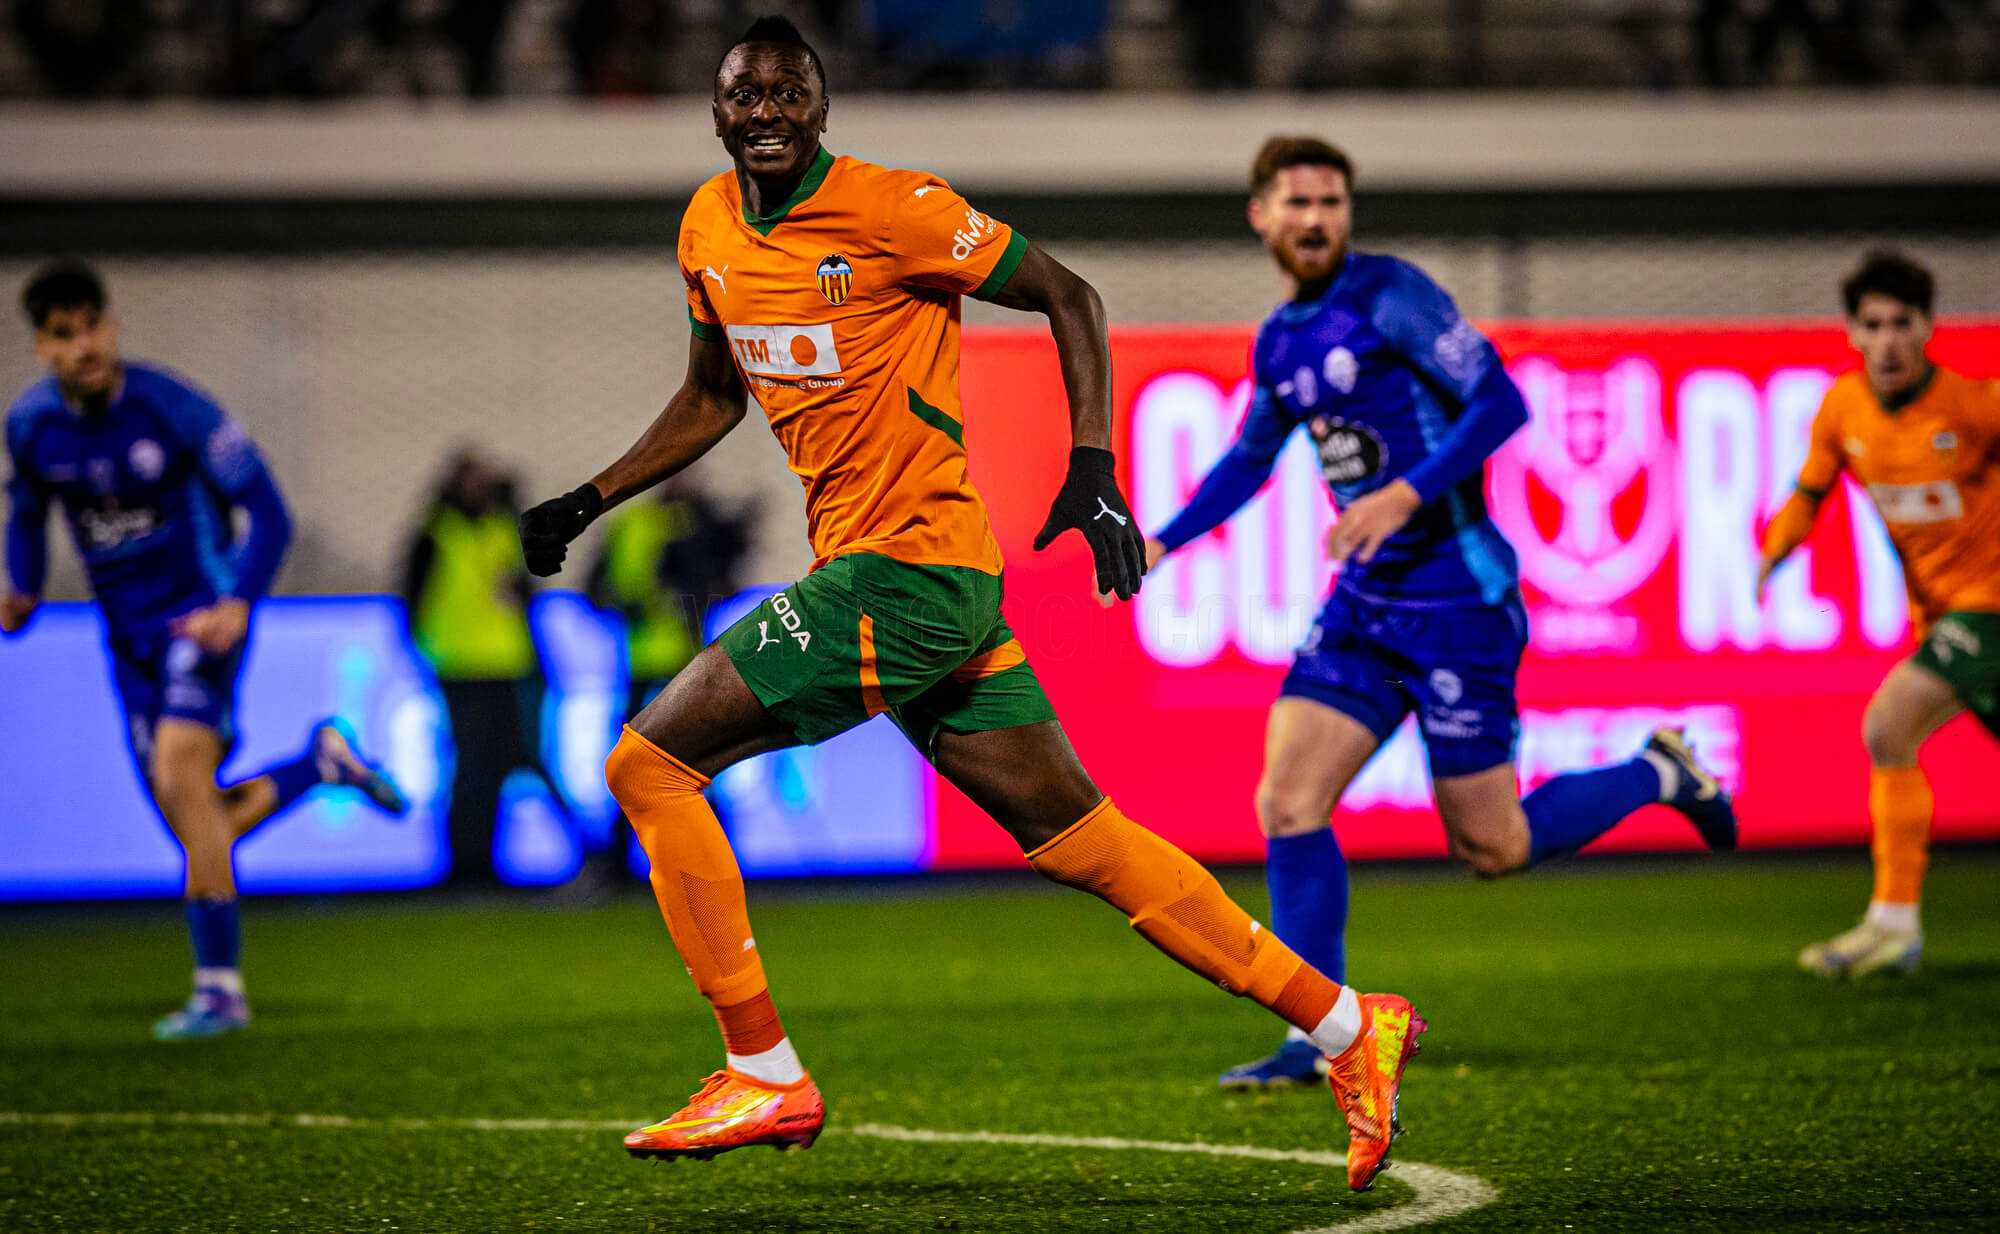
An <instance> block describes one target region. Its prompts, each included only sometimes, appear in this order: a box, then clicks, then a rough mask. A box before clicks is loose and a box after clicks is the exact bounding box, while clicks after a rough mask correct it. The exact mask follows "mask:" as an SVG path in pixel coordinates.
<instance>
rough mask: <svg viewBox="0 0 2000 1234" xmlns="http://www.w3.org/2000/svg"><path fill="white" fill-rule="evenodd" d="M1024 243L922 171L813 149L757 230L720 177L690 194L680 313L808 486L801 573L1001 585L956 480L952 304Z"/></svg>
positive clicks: (977, 511) (980, 285)
mask: <svg viewBox="0 0 2000 1234" xmlns="http://www.w3.org/2000/svg"><path fill="white" fill-rule="evenodd" d="M1026 248H1027V241H1025V240H1023V239H1022V238H1021V237H1019V236H1017V235H1015V234H1014V232H1013V230H1012V229H1011V228H1009V227H1007V226H1006V225H1005V224H1002V223H998V222H995V221H994V220H993V219H990V218H988V217H986V216H985V215H983V214H981V213H979V212H978V211H977V210H974V209H973V208H972V207H971V206H969V205H967V204H966V202H965V199H964V198H963V197H960V196H959V195H958V194H957V193H955V192H953V191H952V189H951V187H950V186H949V185H947V184H946V183H945V182H944V181H943V180H940V179H939V178H937V177H936V176H931V175H926V174H924V173H923V172H917V171H896V170H891V169H889V168H886V167H877V166H875V165H874V164H872V163H864V162H861V161H860V160H858V159H853V158H848V157H846V156H842V157H839V158H835V157H834V156H832V155H830V154H828V153H826V152H825V151H821V152H820V154H819V157H818V158H817V159H815V160H814V162H813V165H812V168H811V170H810V171H809V172H808V173H807V175H806V178H805V179H804V180H803V181H802V182H801V183H800V185H799V188H798V191H797V192H795V193H794V194H793V195H792V197H791V199H790V200H789V201H787V202H785V203H784V204H783V205H781V206H780V207H778V208H777V209H776V210H775V211H773V212H772V213H771V214H770V215H768V216H765V217H763V218H759V219H752V218H749V217H747V216H746V214H745V212H744V204H743V196H742V192H741V190H740V188H739V186H738V184H737V180H736V173H735V172H733V171H731V172H724V173H723V174H722V175H719V176H717V177H715V178H714V179H713V180H710V181H709V182H708V183H707V184H704V185H703V186H702V187H701V189H700V190H699V191H697V192H696V193H695V195H694V200H693V201H691V202H690V203H689V204H688V209H687V214H686V215H685V216H684V217H683V219H682V221H681V237H680V263H681V275H682V277H683V278H685V279H686V280H687V295H688V315H689V317H690V318H691V319H692V321H693V325H694V331H695V333H696V334H697V335H700V336H701V337H703V338H707V339H715V340H718V341H720V340H726V341H727V342H728V344H729V348H730V351H731V352H732V353H733V355H734V356H735V359H736V367H737V370H738V371H739V372H741V373H742V375H743V381H744V384H745V385H747V386H748V387H749V389H750V392H751V394H753V395H755V396H756V399H757V403H758V405H759V406H761V407H762V408H763V409H764V414H765V415H766V416H767V417H769V419H770V421H771V431H772V432H773V433H775V434H776V435H777V438H778V441H779V443H780V444H782V445H783V446H784V447H785V457H786V458H787V459H788V460H789V461H790V464H791V469H792V471H793V473H794V474H796V475H797V476H798V477H799V479H800V481H801V482H803V483H804V485H805V489H806V520H807V525H808V534H809V536H810V538H811V541H812V548H813V555H814V557H815V558H817V560H816V561H815V562H814V566H815V568H817V567H818V566H820V565H823V564H825V562H826V561H828V560H829V559H831V558H833V557H837V556H839V555H840V554H842V553H855V552H871V553H881V554H883V555H885V556H888V557H893V558H896V559H897V560H899V561H906V562H911V563H914V564H918V565H949V566H969V567H972V568H974V569H977V570H982V571H984V572H986V573H988V574H998V573H1000V546H999V544H998V543H996V542H995V540H994V539H993V531H992V528H991V527H990V526H989V525H988V523H987V518H986V503H985V502H983V501H982V500H980V497H979V494H978V493H977V492H976V491H975V490H974V489H973V487H972V482H971V480H970V479H969V478H968V476H967V474H966V460H965V445H964V427H963V426H964V423H965V413H964V411H963V408H962V407H961V405H960V402H959V396H958V347H959V343H958V335H959V325H958V318H959V297H960V296H961V295H967V294H970V295H977V296H991V295H993V294H995V293H997V292H998V291H999V289H1000V287H1001V285H1002V284H1004V283H1005V282H1006V281H1007V278H1008V276H1009V275H1011V274H1013V272H1014V269H1015V267H1017V266H1018V265H1019V264H1020V262H1021V256H1022V254H1023V253H1024V252H1025V251H1026Z"/></svg>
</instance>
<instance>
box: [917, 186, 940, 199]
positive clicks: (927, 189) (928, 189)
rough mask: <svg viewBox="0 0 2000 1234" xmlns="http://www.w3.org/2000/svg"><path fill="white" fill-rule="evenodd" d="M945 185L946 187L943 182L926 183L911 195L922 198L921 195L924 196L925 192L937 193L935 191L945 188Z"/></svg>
mask: <svg viewBox="0 0 2000 1234" xmlns="http://www.w3.org/2000/svg"><path fill="white" fill-rule="evenodd" d="M943 187H944V185H942V184H926V185H925V186H924V187H922V188H920V189H918V190H917V191H916V192H914V193H912V194H910V196H912V197H917V198H921V197H922V196H923V195H924V194H925V193H935V192H937V191H938V190H939V189H941V188H943Z"/></svg>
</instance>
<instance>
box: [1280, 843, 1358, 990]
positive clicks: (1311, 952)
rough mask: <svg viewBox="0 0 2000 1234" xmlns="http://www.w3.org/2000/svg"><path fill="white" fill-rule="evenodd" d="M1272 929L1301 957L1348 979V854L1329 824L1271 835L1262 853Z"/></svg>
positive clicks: (1335, 977) (1327, 972) (1342, 979)
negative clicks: (1317, 827) (1342, 853)
mask: <svg viewBox="0 0 2000 1234" xmlns="http://www.w3.org/2000/svg"><path fill="white" fill-rule="evenodd" d="M1264 883H1265V885H1266V886H1267V887H1269V888H1270V890H1271V931H1272V932H1273V933H1274V934H1276V935H1277V936H1278V937H1279V938H1282V939H1284V940H1285V943H1286V945H1288V946H1289V947H1291V949H1292V950H1293V951H1296V952H1298V953H1299V958H1300V959H1302V960H1304V961H1305V962H1306V963H1308V964H1310V965H1312V966H1313V967H1314V968H1316V969H1318V970H1319V971H1320V972H1322V973H1324V974H1325V975H1326V976H1327V977H1329V978H1331V979H1332V980H1334V981H1338V982H1341V983H1343V984H1344V983H1345V982H1346V981H1347V858H1346V857H1344V856H1342V855H1341V852H1340V841H1339V840H1337V839H1335V838H1334V834H1333V828H1331V827H1322V828H1320V829H1319V830H1318V831H1308V832H1305V833H1304V834H1302V835H1295V836H1273V837H1271V840H1270V847H1269V852H1268V853H1267V855H1266V856H1265V858H1264Z"/></svg>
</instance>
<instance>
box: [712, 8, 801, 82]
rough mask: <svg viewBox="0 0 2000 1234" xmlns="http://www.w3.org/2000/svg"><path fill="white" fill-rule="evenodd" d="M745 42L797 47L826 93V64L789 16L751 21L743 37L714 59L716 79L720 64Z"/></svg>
mask: <svg viewBox="0 0 2000 1234" xmlns="http://www.w3.org/2000/svg"><path fill="white" fill-rule="evenodd" d="M745 43H776V44H778V45H779V46H781V47H796V48H798V49H799V50H800V51H802V52H804V53H805V55H806V62H807V63H809V64H811V65H812V71H813V75H814V76H815V77H818V78H819V92H820V93H821V94H825V93H826V66H825V65H824V64H821V63H820V60H819V53H818V52H817V51H814V50H813V45H812V44H811V43H808V42H806V36H805V35H803V34H800V33H799V28H798V27H797V26H795V25H793V24H792V19H791V18H789V17H776V16H764V17H759V18H758V19H757V20H756V21H753V22H751V23H750V28H749V29H748V30H745V31H744V32H743V37H742V38H740V39H737V40H736V41H735V42H734V43H731V44H730V45H729V50H728V51H725V52H723V53H722V59H721V60H718V61H716V64H715V75H716V77H717V79H718V80H719V79H720V78H721V76H722V66H723V65H725V64H727V63H729V57H730V56H731V55H732V54H733V53H734V52H735V51H736V49H737V48H739V47H741V46H743V45H744V44H745Z"/></svg>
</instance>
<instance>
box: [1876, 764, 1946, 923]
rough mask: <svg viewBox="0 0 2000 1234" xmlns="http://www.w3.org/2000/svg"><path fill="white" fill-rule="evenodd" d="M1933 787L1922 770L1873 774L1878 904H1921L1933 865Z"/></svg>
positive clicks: (1884, 769)
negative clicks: (1925, 881) (1927, 873)
mask: <svg viewBox="0 0 2000 1234" xmlns="http://www.w3.org/2000/svg"><path fill="white" fill-rule="evenodd" d="M1931 805H1932V801H1931V784H1930V781H1929V780H1928V779H1926V778H1925V777H1924V773H1923V769H1922V768H1919V767H1877V768H1875V769H1874V770H1873V771H1871V772H1869V773H1868V817H1869V818H1870V819H1872V820H1874V823H1875V842H1874V844H1873V845H1872V848H1873V850H1874V854H1875V900H1876V902H1877V903H1880V904H1916V903H1917V902H1918V901H1919V900H1921V899H1922V898H1923V893H1924V869H1925V867H1927V866H1928V865H1929V864H1930V843H1931Z"/></svg>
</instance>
